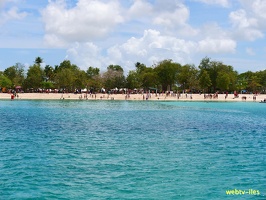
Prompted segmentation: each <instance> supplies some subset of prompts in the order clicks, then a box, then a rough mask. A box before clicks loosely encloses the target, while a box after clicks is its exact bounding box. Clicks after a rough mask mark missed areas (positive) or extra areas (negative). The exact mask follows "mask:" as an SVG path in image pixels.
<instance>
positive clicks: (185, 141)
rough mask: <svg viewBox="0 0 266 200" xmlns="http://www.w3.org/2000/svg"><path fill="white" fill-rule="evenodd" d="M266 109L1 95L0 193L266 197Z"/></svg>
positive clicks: (10, 195) (251, 105)
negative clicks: (3, 98) (238, 192)
mask: <svg viewBox="0 0 266 200" xmlns="http://www.w3.org/2000/svg"><path fill="white" fill-rule="evenodd" d="M265 113H266V104H261V103H253V102H252V103H249V102H241V103H240V102H238V103H212V102H209V103H206V102H159V101H158V102H150V101H140V102H136V101H134V102H129V101H20V100H18V101H0V116H1V124H0V199H185V200H186V199H188V200H194V199H212V200H216V199H217V200H218V199H219V200H220V199H266V116H265ZM235 189H236V190H243V191H244V190H245V191H246V193H245V194H243V195H227V194H226V190H235ZM250 189H252V190H254V191H255V192H256V191H259V194H257V193H256V195H253V194H249V193H247V191H250Z"/></svg>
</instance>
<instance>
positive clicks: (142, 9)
mask: <svg viewBox="0 0 266 200" xmlns="http://www.w3.org/2000/svg"><path fill="white" fill-rule="evenodd" d="M152 10H153V7H152V5H151V4H150V3H148V2H146V1H144V0H135V1H134V3H133V4H132V6H131V7H130V8H129V10H127V11H126V12H127V13H128V15H129V16H130V17H131V18H134V19H138V18H140V17H147V16H149V15H151V13H152Z"/></svg>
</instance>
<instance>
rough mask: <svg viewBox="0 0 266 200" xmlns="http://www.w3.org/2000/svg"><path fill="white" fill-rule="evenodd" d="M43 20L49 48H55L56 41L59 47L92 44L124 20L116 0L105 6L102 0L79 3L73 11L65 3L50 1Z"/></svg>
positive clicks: (81, 0)
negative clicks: (89, 42)
mask: <svg viewBox="0 0 266 200" xmlns="http://www.w3.org/2000/svg"><path fill="white" fill-rule="evenodd" d="M42 18H43V21H44V24H45V30H46V37H45V38H46V40H47V43H48V44H49V45H54V40H57V41H61V42H60V44H67V43H72V42H88V41H92V40H93V39H98V38H101V37H103V36H105V35H107V34H108V33H109V32H110V31H112V29H113V28H114V26H115V25H117V24H118V23H121V22H122V21H123V17H122V16H121V15H120V7H119V4H118V3H117V2H116V1H114V2H112V1H110V2H108V3H104V2H101V1H99V0H79V1H78V3H77V4H76V6H75V7H73V8H70V9H68V8H67V5H66V4H65V2H64V1H62V0H61V1H59V0H58V1H56V2H51V1H50V2H49V4H48V5H47V7H46V8H45V9H44V10H43V12H42ZM51 38H52V40H50V39H51ZM55 38H56V39H55Z"/></svg>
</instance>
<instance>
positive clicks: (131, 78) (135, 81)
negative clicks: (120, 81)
mask: <svg viewBox="0 0 266 200" xmlns="http://www.w3.org/2000/svg"><path fill="white" fill-rule="evenodd" d="M126 83H127V85H126V86H127V88H129V89H135V88H140V87H141V82H140V76H139V74H138V73H137V72H136V71H129V73H128V75H127V78H126Z"/></svg>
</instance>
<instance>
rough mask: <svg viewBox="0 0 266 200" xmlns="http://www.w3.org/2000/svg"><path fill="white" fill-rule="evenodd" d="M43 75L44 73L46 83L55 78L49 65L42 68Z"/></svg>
mask: <svg viewBox="0 0 266 200" xmlns="http://www.w3.org/2000/svg"><path fill="white" fill-rule="evenodd" d="M44 73H45V79H46V80H47V81H48V80H49V81H53V80H54V76H55V72H54V68H53V67H52V66H50V65H46V66H45V68H44Z"/></svg>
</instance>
